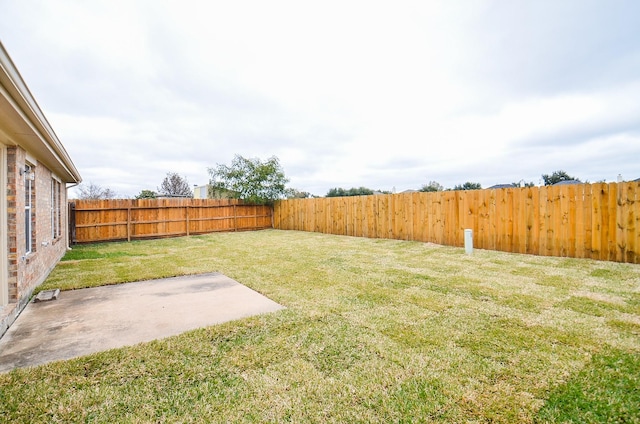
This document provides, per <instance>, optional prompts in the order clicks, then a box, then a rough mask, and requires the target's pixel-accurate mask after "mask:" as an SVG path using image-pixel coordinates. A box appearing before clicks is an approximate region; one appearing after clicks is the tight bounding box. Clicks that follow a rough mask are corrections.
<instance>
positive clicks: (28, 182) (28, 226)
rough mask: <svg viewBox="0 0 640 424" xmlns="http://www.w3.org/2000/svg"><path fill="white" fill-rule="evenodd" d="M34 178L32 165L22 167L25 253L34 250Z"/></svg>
mask: <svg viewBox="0 0 640 424" xmlns="http://www.w3.org/2000/svg"><path fill="white" fill-rule="evenodd" d="M34 176H35V169H34V167H33V165H30V164H26V165H25V166H24V236H25V251H26V253H31V252H32V251H34V250H35V249H34V243H35V237H34V235H33V232H34V229H35V212H34V210H33V206H34V205H33V203H34V199H35V181H34Z"/></svg>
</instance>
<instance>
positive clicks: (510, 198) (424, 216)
mask: <svg viewBox="0 0 640 424" xmlns="http://www.w3.org/2000/svg"><path fill="white" fill-rule="evenodd" d="M274 227H275V228H278V229H283V230H302V231H312V232H322V233H330V234H342V235H351V236H358V237H370V238H391V239H401V240H416V241H423V242H433V243H438V244H444V245H450V246H462V245H464V229H472V230H473V238H474V245H475V247H477V248H481V249H489V250H500V251H506V252H515V253H528V254H534V255H543V256H560V257H563V256H566V257H577V258H592V259H599V260H608V261H617V262H629V263H640V182H624V183H609V184H606V183H597V184H576V185H560V186H549V187H526V188H505V189H491V190H490V189H487V190H472V191H445V192H435V193H402V194H390V195H373V196H354V197H334V198H317V199H290V200H282V201H278V202H276V204H275V207H274Z"/></svg>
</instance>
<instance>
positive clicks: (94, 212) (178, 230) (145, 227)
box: [69, 199, 272, 243]
mask: <svg viewBox="0 0 640 424" xmlns="http://www.w3.org/2000/svg"><path fill="white" fill-rule="evenodd" d="M271 227H272V208H271V207H270V206H263V205H245V204H243V203H241V202H240V201H238V200H228V199H224V200H213V199H140V200H131V199H123V200H74V201H73V202H70V203H69V232H70V237H69V239H70V240H71V241H72V242H73V243H87V242H97V241H115V240H128V241H130V240H132V239H141V238H154V237H156V238H159V237H177V236H185V235H192V234H204V233H212V232H217V231H243V230H258V229H263V228H271Z"/></svg>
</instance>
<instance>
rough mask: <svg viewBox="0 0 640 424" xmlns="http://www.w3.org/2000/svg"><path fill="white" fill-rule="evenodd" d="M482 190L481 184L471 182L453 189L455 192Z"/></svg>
mask: <svg viewBox="0 0 640 424" xmlns="http://www.w3.org/2000/svg"><path fill="white" fill-rule="evenodd" d="M481 188H482V186H481V185H480V183H472V182H470V181H467V182H466V183H464V184H462V185H457V186H455V187H453V189H454V190H480V189H481Z"/></svg>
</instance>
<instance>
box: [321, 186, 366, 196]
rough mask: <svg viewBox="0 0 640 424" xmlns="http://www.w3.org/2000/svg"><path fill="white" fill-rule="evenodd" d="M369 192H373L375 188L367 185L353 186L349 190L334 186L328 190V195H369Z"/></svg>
mask: <svg viewBox="0 0 640 424" xmlns="http://www.w3.org/2000/svg"><path fill="white" fill-rule="evenodd" d="M369 194H373V190H371V189H370V188H366V187H358V188H356V187H352V188H350V189H348V190H346V189H344V188H332V189H330V190H329V191H328V192H327V196H326V197H344V196H367V195H369Z"/></svg>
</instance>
